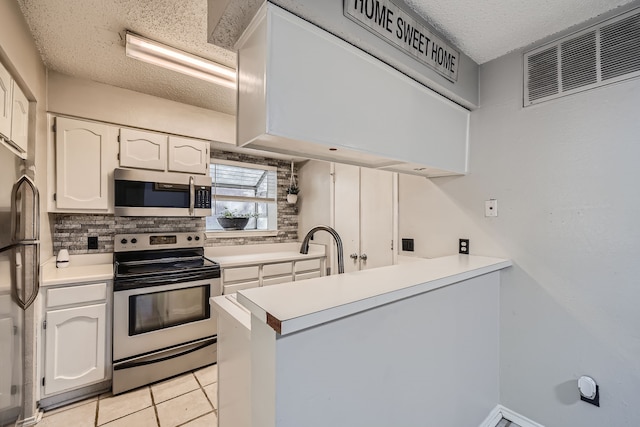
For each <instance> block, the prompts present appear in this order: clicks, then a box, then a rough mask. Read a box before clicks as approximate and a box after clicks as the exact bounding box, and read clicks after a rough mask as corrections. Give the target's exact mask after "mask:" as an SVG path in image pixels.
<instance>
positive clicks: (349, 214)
mask: <svg viewBox="0 0 640 427" xmlns="http://www.w3.org/2000/svg"><path fill="white" fill-rule="evenodd" d="M334 183H335V193H334V194H335V196H334V197H335V220H334V228H335V230H336V231H337V232H338V234H339V235H340V238H341V239H342V245H343V247H344V272H345V273H349V272H352V271H358V270H359V269H360V262H359V259H360V258H359V257H360V168H359V167H357V166H350V165H343V164H339V163H336V164H335V173H334ZM332 248H333V244H332V245H331V246H330V247H329V250H333V249H332ZM333 259H334V263H333V264H334V265H333V267H332V269H331V274H337V273H338V264H337V257H334V258H333Z"/></svg>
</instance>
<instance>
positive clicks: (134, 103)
mask: <svg viewBox="0 0 640 427" xmlns="http://www.w3.org/2000/svg"><path fill="white" fill-rule="evenodd" d="M47 83H48V87H47V91H48V96H49V100H48V105H47V111H49V112H52V113H59V114H66V115H70V116H76V117H82V118H86V119H93V120H100V121H105V122H110V123H117V124H121V125H127V126H133V127H138V128H143V129H151V130H156V131H160V132H167V133H173V134H178V135H184V136H190V137H193V138H202V139H207V140H212V141H217V142H224V143H228V144H232V146H233V147H235V144H236V118H235V116H232V115H229V114H224V113H220V112H217V111H213V110H207V109H204V108H200V107H194V106H193V105H187V104H182V103H179V102H175V101H171V100H168V99H163V98H158V97H155V96H151V95H145V94H143V93H140V92H134V91H132V90H128V89H122V88H119V87H115V86H110V85H107V84H103V83H96V82H93V81H90V80H84V79H78V78H75V77H71V76H68V75H65V74H60V73H57V72H55V71H50V72H49V75H48V80H47ZM221 148H222V147H221Z"/></svg>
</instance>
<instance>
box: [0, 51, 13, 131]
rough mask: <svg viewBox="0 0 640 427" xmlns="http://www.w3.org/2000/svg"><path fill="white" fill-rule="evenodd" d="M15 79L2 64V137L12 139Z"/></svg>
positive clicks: (0, 118) (0, 66) (0, 100)
mask: <svg viewBox="0 0 640 427" xmlns="http://www.w3.org/2000/svg"><path fill="white" fill-rule="evenodd" d="M12 85H13V79H12V78H11V75H10V74H9V71H7V69H6V68H4V66H3V65H2V64H1V63H0V137H3V138H5V139H7V140H8V139H11V108H13V105H12V100H11V99H12V98H11V88H12Z"/></svg>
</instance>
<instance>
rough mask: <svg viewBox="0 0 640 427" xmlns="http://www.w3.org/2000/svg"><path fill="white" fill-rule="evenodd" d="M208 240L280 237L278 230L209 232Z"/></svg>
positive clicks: (207, 233)
mask: <svg viewBox="0 0 640 427" xmlns="http://www.w3.org/2000/svg"><path fill="white" fill-rule="evenodd" d="M205 235H206V238H207V240H208V239H225V238H234V237H274V236H277V235H278V230H238V231H222V230H220V231H213V230H210V231H207V232H205Z"/></svg>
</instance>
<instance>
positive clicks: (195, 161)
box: [168, 136, 209, 174]
mask: <svg viewBox="0 0 640 427" xmlns="http://www.w3.org/2000/svg"><path fill="white" fill-rule="evenodd" d="M168 167H169V170H170V171H172V172H188V173H197V174H208V173H209V143H208V142H207V141H197V140H194V139H188V138H180V137H177V136H170V137H169V164H168Z"/></svg>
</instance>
